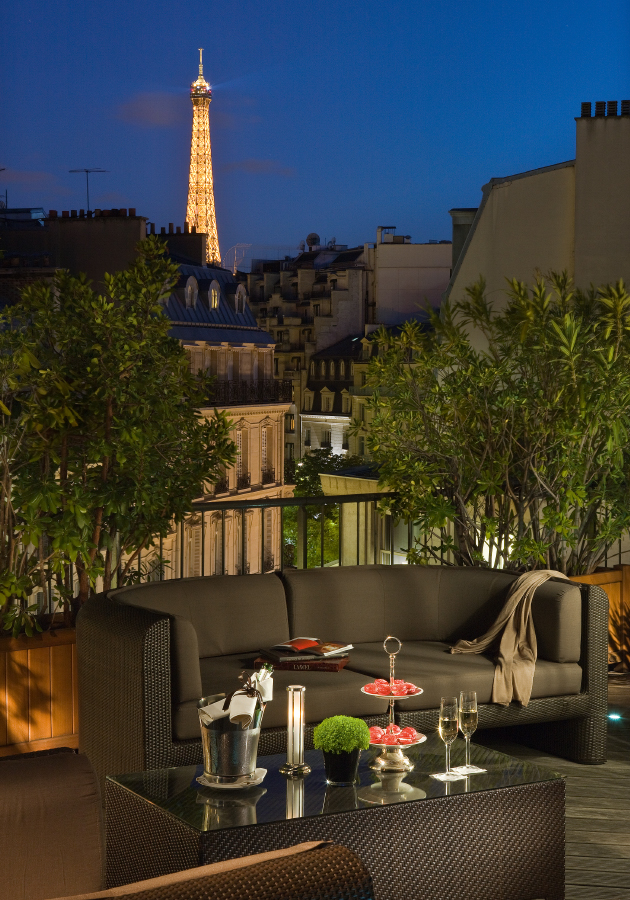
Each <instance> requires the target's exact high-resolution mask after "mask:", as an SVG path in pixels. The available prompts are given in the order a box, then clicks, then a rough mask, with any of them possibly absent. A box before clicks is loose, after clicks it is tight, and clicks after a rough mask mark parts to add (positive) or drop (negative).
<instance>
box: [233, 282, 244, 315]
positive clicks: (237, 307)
mask: <svg viewBox="0 0 630 900" xmlns="http://www.w3.org/2000/svg"><path fill="white" fill-rule="evenodd" d="M246 300H247V292H246V290H245V288H244V286H243V285H242V284H239V286H238V287H237V288H236V294H235V295H234V311H235V312H237V313H244V312H245V301H246Z"/></svg>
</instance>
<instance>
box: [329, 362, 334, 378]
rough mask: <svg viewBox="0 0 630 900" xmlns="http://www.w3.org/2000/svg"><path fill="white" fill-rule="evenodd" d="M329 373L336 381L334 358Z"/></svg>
mask: <svg viewBox="0 0 630 900" xmlns="http://www.w3.org/2000/svg"><path fill="white" fill-rule="evenodd" d="M329 373H330V377H331V379H333V381H334V378H335V363H334V362H333V360H332V359H331V360H330V367H329Z"/></svg>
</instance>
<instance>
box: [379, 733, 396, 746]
mask: <svg viewBox="0 0 630 900" xmlns="http://www.w3.org/2000/svg"><path fill="white" fill-rule="evenodd" d="M382 743H383V744H387V745H388V746H389V745H392V744H397V743H398V735H397V734H386V735H384V736H383V741H382Z"/></svg>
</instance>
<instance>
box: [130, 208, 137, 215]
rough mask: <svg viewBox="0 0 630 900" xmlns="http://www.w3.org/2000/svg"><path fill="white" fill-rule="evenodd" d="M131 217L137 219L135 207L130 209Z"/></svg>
mask: <svg viewBox="0 0 630 900" xmlns="http://www.w3.org/2000/svg"><path fill="white" fill-rule="evenodd" d="M129 215H130V216H133V217H135V215H136V207H135V206H130V207H129Z"/></svg>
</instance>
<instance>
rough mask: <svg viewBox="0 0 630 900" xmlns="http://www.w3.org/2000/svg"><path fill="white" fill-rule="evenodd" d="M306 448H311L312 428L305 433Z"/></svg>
mask: <svg viewBox="0 0 630 900" xmlns="http://www.w3.org/2000/svg"><path fill="white" fill-rule="evenodd" d="M304 446H305V447H310V446H311V429H310V428H306V429H305V431H304Z"/></svg>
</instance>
